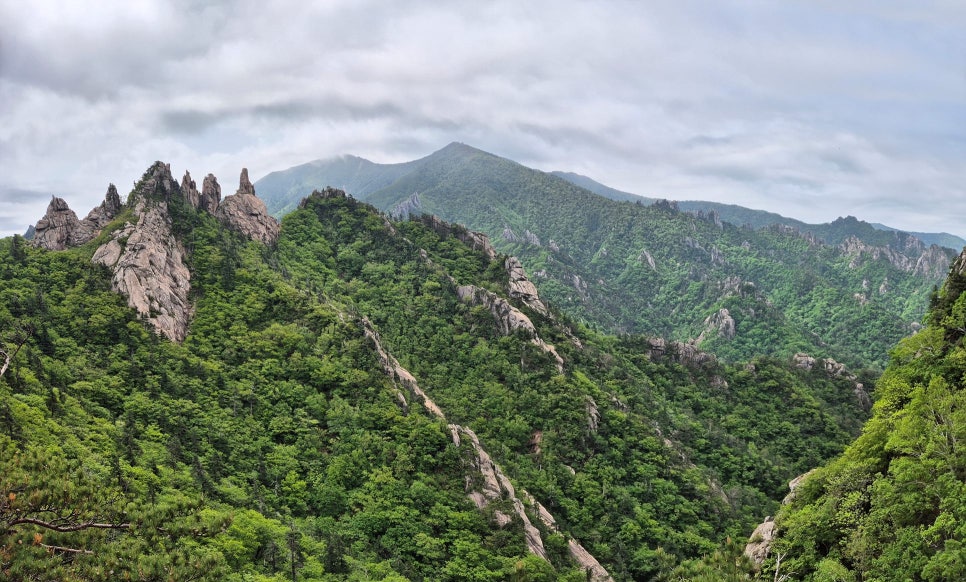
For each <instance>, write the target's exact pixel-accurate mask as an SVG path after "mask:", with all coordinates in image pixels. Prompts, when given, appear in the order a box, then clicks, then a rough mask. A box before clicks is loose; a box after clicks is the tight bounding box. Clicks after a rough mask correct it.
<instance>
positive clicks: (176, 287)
mask: <svg viewBox="0 0 966 582" xmlns="http://www.w3.org/2000/svg"><path fill="white" fill-rule="evenodd" d="M180 191H181V188H180V186H178V184H177V183H176V182H175V181H174V179H173V178H172V177H171V169H170V167H169V166H167V165H166V164H161V163H160V162H159V163H156V164H155V165H154V166H153V167H152V169H151V175H150V177H149V178H148V179H147V180H144V181H143V182H142V184H141V186H140V187H139V189H138V190H136V191H135V192H134V195H133V196H132V201H133V202H134V209H133V210H134V214H135V216H137V222H136V223H134V224H132V223H130V222H129V223H127V224H126V225H124V227H122V228H121V229H119V230H117V231H115V232H114V236H113V237H112V238H111V240H109V241H108V242H106V243H104V244H103V245H101V246H100V247H98V249H97V250H96V251H95V252H94V256H93V257H92V258H91V260H92V261H93V262H95V263H100V264H102V265H106V266H108V267H110V268H111V269H112V270H113V272H114V276H113V278H112V279H111V286H112V288H113V289H114V291H116V292H118V293H120V294H122V295H124V296H125V297H126V298H127V303H128V305H129V306H130V307H132V308H133V309H135V310H136V311H137V312H138V314H139V315H141V316H143V317H145V318H146V319H147V320H148V321H149V322H150V323H151V325H153V326H154V329H155V331H157V333H158V334H160V335H162V336H164V337H166V338H168V339H170V340H172V341H177V342H180V341H182V340H184V338H185V337H186V336H187V335H188V324H189V322H190V320H191V314H192V308H191V303H190V302H189V301H188V292H189V291H190V289H191V273H190V272H189V271H188V267H187V266H185V262H184V256H185V251H184V248H183V246H182V245H181V242H180V241H178V240H177V239H176V238H175V236H174V234H173V232H172V228H171V215H170V214H169V213H168V199H169V198H170V196H171V195H172V194H176V193H179V192H180Z"/></svg>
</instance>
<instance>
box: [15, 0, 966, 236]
mask: <svg viewBox="0 0 966 582" xmlns="http://www.w3.org/2000/svg"><path fill="white" fill-rule="evenodd" d="M81 4H82V3H71V2H53V1H49V2H48V1H34V2H31V3H29V5H28V3H14V2H4V3H0V103H2V104H3V106H2V107H0V204H2V208H3V210H2V211H0V235H8V234H11V233H13V232H22V231H23V230H24V228H25V227H26V225H27V224H29V223H32V222H35V221H36V220H37V219H38V218H39V217H40V216H41V215H42V214H43V211H44V208H45V207H46V204H47V202H48V201H49V197H50V195H58V196H63V197H65V198H67V199H68V201H69V202H70V204H71V206H72V208H74V209H75V210H76V211H77V212H78V213H79V214H81V215H83V214H85V213H86V212H87V210H89V209H90V208H91V207H92V206H94V205H95V204H97V203H98V202H99V200H100V199H101V198H102V197H103V194H104V191H105V189H106V187H107V184H108V182H115V183H116V184H117V185H118V187H119V190H120V191H122V192H124V191H126V190H128V189H129V187H128V186H127V184H130V183H132V182H133V181H135V180H136V179H137V178H138V177H139V176H140V175H141V173H142V172H143V171H144V169H145V168H147V167H148V166H149V165H150V164H151V162H153V161H154V160H157V159H160V160H164V161H169V162H171V163H172V167H173V169H174V170H175V171H176V172H181V171H183V170H185V169H189V170H191V171H192V172H194V174H195V175H203V174H205V173H207V172H214V173H215V174H216V175H218V176H219V177H220V178H221V180H222V182H228V183H230V182H231V181H232V180H233V177H234V176H236V175H237V174H238V170H239V169H240V168H241V167H242V166H247V167H249V169H250V171H251V174H252V176H253V177H254V178H257V177H260V176H262V175H264V174H266V173H268V172H270V171H273V170H278V169H283V168H286V167H289V166H292V165H295V164H299V163H303V162H306V161H309V160H311V159H317V158H325V157H329V156H334V155H339V154H344V153H352V154H356V155H360V156H362V157H366V158H368V159H371V160H373V161H378V162H394V161H403V160H409V159H414V158H417V157H421V156H424V155H427V154H429V153H430V152H432V151H434V150H435V149H438V148H440V147H442V146H444V145H445V144H446V143H448V142H450V141H454V140H458V141H463V142H465V143H469V144H471V145H474V146H477V147H480V148H482V149H485V150H487V151H491V152H493V153H496V154H499V155H503V156H506V157H509V158H512V159H515V160H517V161H520V162H521V163H524V164H527V165H530V166H534V167H537V168H541V169H546V170H554V169H562V170H568V171H576V172H579V173H582V174H586V175H589V176H591V177H593V178H595V179H597V180H599V181H601V182H604V183H607V184H608V185H611V186H613V187H616V188H620V189H623V190H627V191H631V192H636V193H639V194H643V195H648V196H665V197H669V198H676V199H704V200H717V201H722V202H729V203H735V204H741V205H745V206H750V207H754V208H763V209H767V210H771V211H774V212H779V213H782V214H785V215H788V216H792V217H795V218H799V219H802V220H806V221H811V222H824V221H829V220H832V219H834V218H836V217H837V216H840V215H846V214H852V215H855V216H858V217H860V218H862V219H865V220H869V221H875V222H883V223H886V224H890V225H893V226H896V227H900V228H905V229H909V230H924V231H943V230H944V231H949V232H953V233H955V234H960V235H964V234H966V227H964V225H963V223H964V219H966V186H964V185H966V164H963V163H962V162H963V160H964V159H966V37H964V35H963V34H962V31H963V30H966V5H963V4H962V3H961V2H954V1H950V2H943V1H942V0H935V1H932V2H923V3H916V4H915V5H914V6H913V5H911V4H908V3H905V2H886V1H878V2H875V1H867V2H855V3H838V2H830V1H829V2H822V1H809V2H806V1H804V0H803V1H800V2H795V1H791V2H769V1H766V0H759V1H754V0H753V1H751V2H728V1H725V2H711V1H706V2H696V1H693V2H691V1H680V0H678V1H674V2H671V1H668V2H663V1H658V2H647V3H632V2H560V1H554V2H549V1H545V2H526V3H522V2H510V1H505V2H449V3H438V2H428V1H423V2H421V1H411V2H397V3H386V2H374V1H371V2H360V1H348V0H345V1H329V2H325V3H311V2H301V1H291V2H272V3H263V2H254V1H248V2H244V1H243V2H232V3H227V2H226V3H215V2H200V1H195V0H182V1H177V2H153V1H150V0H142V1H127V2H116V3H115V2H101V3H97V4H96V7H93V8H92V7H90V6H81ZM267 4H270V9H269V8H266V5H267ZM842 4H847V6H845V7H843V6H842Z"/></svg>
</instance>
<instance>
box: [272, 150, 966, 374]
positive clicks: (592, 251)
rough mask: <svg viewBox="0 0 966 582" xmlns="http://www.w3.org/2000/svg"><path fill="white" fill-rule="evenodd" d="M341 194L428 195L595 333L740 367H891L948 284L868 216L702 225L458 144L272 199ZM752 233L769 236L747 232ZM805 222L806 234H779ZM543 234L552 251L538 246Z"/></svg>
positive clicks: (399, 198) (277, 187)
mask: <svg viewBox="0 0 966 582" xmlns="http://www.w3.org/2000/svg"><path fill="white" fill-rule="evenodd" d="M350 162H351V163H350ZM285 176H288V178H285ZM286 180H288V181H286ZM325 183H329V184H333V185H340V184H343V183H345V184H349V185H350V186H351V187H349V186H347V187H349V190H350V193H352V194H353V195H355V196H356V197H358V198H360V199H364V200H365V201H367V202H370V203H372V204H374V205H375V206H377V207H379V208H381V209H383V210H390V209H392V208H393V207H395V206H396V205H397V204H399V203H401V202H403V201H406V200H408V199H409V198H410V197H411V196H412V194H413V193H414V192H415V193H418V198H419V201H420V207H419V209H418V210H417V212H424V213H427V214H435V215H437V216H440V217H442V218H443V219H445V220H448V221H451V222H457V223H460V224H464V225H467V226H468V227H470V228H473V229H475V230H479V231H482V232H485V233H486V234H488V235H489V236H490V238H491V240H492V241H493V244H494V245H495V246H496V248H497V249H498V250H500V251H502V252H505V253H508V254H513V255H516V256H517V257H519V258H520V259H521V261H522V262H523V264H524V266H525V267H526V268H527V270H528V271H529V273H531V275H532V276H533V279H534V281H535V283H536V284H537V286H538V287H539V289H540V293H541V295H542V296H543V298H544V299H545V300H549V301H550V302H551V303H553V304H554V305H556V306H557V307H558V308H559V309H561V310H562V311H564V312H566V313H567V314H569V315H570V316H571V317H573V318H574V319H575V320H577V321H579V322H581V323H582V324H584V325H587V326H589V327H592V328H596V329H601V330H605V331H608V332H611V333H646V334H651V335H658V336H661V337H666V338H669V339H678V340H682V341H686V340H688V339H691V338H697V337H699V336H701V337H703V338H704V343H703V344H702V347H703V348H704V349H706V350H709V351H713V352H714V353H715V354H717V355H718V356H719V357H722V358H724V359H727V360H729V361H743V360H747V359H750V358H753V357H755V356H761V355H768V356H775V357H779V358H787V357H789V356H791V355H792V354H794V353H796V352H798V351H804V352H807V353H809V354H811V355H813V356H816V357H834V358H835V359H837V360H839V361H842V362H845V363H847V364H849V365H850V366H852V367H855V368H866V367H871V368H875V369H878V370H881V369H882V368H883V367H884V366H885V364H886V361H887V354H888V351H889V350H890V349H891V348H892V346H894V345H895V343H896V342H898V340H899V339H901V338H902V337H904V336H906V335H908V334H909V333H910V332H911V331H912V327H911V326H912V325H913V324H916V323H918V322H919V321H920V320H921V318H922V316H923V314H924V312H925V310H926V306H927V302H928V298H929V289H930V288H931V287H932V286H933V285H934V284H936V283H938V282H939V281H938V279H932V278H930V277H928V276H923V275H922V274H921V273H917V272H915V270H914V269H913V268H912V265H915V264H916V261H917V259H918V258H919V253H920V252H921V250H922V249H921V247H917V246H916V244H917V241H915V242H914V241H912V239H911V238H910V237H909V236H908V235H905V234H904V233H895V232H890V231H885V230H877V229H876V228H874V227H873V226H872V225H869V224H867V223H864V222H861V221H858V220H856V219H855V218H853V217H847V218H841V219H838V220H836V221H835V222H833V223H831V224H828V225H805V224H804V223H794V221H789V220H787V219H782V217H779V216H777V215H770V216H768V217H766V219H765V220H764V221H761V220H760V217H758V216H757V214H758V213H756V212H755V211H749V212H750V213H751V214H748V213H747V212H746V213H736V209H738V207H728V206H725V205H721V206H714V207H713V208H712V209H713V210H715V211H720V212H727V213H728V214H727V216H728V217H729V218H730V219H731V223H729V222H725V223H721V222H720V221H718V220H716V217H715V216H714V215H711V214H710V213H705V212H702V211H701V210H702V209H703V210H704V211H707V210H708V209H709V208H710V207H704V206H701V207H700V208H699V207H698V206H694V205H692V206H688V205H687V203H682V206H681V208H682V209H691V210H695V213H694V214H691V213H686V212H680V211H678V210H677V207H676V206H673V205H671V204H668V203H663V204H652V205H645V204H642V203H641V202H640V201H637V202H634V201H631V200H633V197H630V198H629V197H627V196H620V195H619V194H620V193H618V195H616V198H618V199H620V200H621V201H618V200H615V199H608V198H605V197H602V196H597V195H594V194H592V193H591V192H590V191H588V190H585V189H583V188H581V187H579V186H578V185H575V184H573V183H571V182H569V181H567V180H564V179H561V178H559V177H557V176H554V175H550V174H545V173H543V172H539V171H536V170H531V169H529V168H525V167H523V166H521V165H519V164H516V163H514V162H512V161H510V160H506V159H502V158H499V157H496V156H493V155H490V154H487V153H485V152H482V151H480V150H477V149H474V148H472V147H469V146H466V145H463V144H458V143H454V144H450V145H449V146H447V147H446V148H444V149H442V150H440V151H438V152H436V153H434V154H432V155H431V156H428V157H426V158H424V159H421V160H417V161H414V162H409V163H407V164H396V165H379V164H372V163H370V162H365V161H364V160H358V159H352V160H333V161H330V162H328V163H326V164H312V165H306V166H304V167H300V168H293V169H292V170H290V171H287V172H279V173H277V174H275V175H273V177H272V179H271V180H269V179H266V180H265V181H264V184H263V183H262V182H260V183H259V187H260V188H262V190H260V191H265V192H268V193H269V196H270V198H272V199H273V200H274V202H273V203H270V204H269V206H270V208H272V209H273V211H275V212H279V213H283V212H284V211H287V210H290V209H292V208H294V204H295V202H297V200H298V198H299V197H301V196H304V195H306V194H308V192H309V191H310V190H311V188H314V187H320V186H323V185H324V184H325ZM309 184H311V185H309ZM598 186H599V185H598ZM605 195H609V196H611V197H612V198H613V197H615V194H614V191H609V192H605ZM273 204H274V205H273ZM696 204H698V205H700V204H702V203H696ZM744 210H747V209H744ZM746 222H751V223H753V227H743V226H742V227H739V226H735V225H743V224H745V223H746ZM789 222H792V223H794V224H795V226H797V227H798V229H799V231H800V232H801V233H802V234H799V231H796V230H794V229H793V228H789V227H780V226H777V225H778V224H788V223H789ZM508 231H509V232H511V233H513V235H515V238H507V237H505V236H504V234H505V233H507V232H508ZM528 232H529V233H531V234H532V235H535V236H536V239H534V238H532V237H531V238H530V239H529V240H525V233H528ZM805 233H811V236H813V237H817V239H821V240H824V241H825V243H824V244H823V243H820V242H817V240H816V238H811V239H810V238H807V237H806V236H805ZM853 236H854V237H858V238H859V239H860V240H862V241H864V242H865V243H866V244H869V245H873V246H878V247H883V248H885V247H886V246H888V249H887V250H885V251H881V250H880V251H871V252H865V253H860V254H859V255H858V256H857V255H856V254H855V253H846V252H845V251H843V250H842V249H840V248H839V247H838V246H835V245H839V244H840V243H842V242H843V241H844V240H845V239H846V238H848V237H853ZM537 239H538V240H539V244H538V241H537ZM916 249H919V250H916ZM942 252H945V253H946V255H945V256H946V258H947V259H951V258H952V255H951V254H949V253H951V251H948V250H946V251H942ZM890 256H892V257H893V258H894V259H895V260H890V258H889V257H890ZM903 261H905V262H906V263H908V264H905V265H904V264H903ZM722 308H727V309H729V311H730V313H731V317H733V318H734V320H735V323H736V329H737V334H736V336H735V337H734V338H727V337H723V336H720V335H718V334H717V332H716V330H713V329H712V330H706V326H705V323H704V322H705V320H706V319H707V318H708V317H709V316H711V315H712V314H714V313H716V312H718V311H719V310H720V309H722ZM702 332H704V335H701V334H702Z"/></svg>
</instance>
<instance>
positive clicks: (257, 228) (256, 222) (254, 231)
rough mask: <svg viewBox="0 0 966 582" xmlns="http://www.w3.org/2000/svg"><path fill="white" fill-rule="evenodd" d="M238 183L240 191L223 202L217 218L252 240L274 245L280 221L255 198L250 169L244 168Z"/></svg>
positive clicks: (219, 207)
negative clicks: (249, 177)
mask: <svg viewBox="0 0 966 582" xmlns="http://www.w3.org/2000/svg"><path fill="white" fill-rule="evenodd" d="M206 181H207V179H206ZM238 182H239V183H238V191H237V192H235V194H234V195H232V196H226V197H225V199H224V200H222V201H221V204H220V205H219V206H218V210H217V211H216V213H215V216H216V217H217V218H218V220H220V221H221V222H222V223H224V224H225V225H226V226H228V227H229V228H231V229H232V230H235V231H237V232H239V233H241V234H243V235H244V236H246V237H248V238H250V239H252V240H257V241H261V242H263V243H265V244H272V243H274V242H275V241H276V240H277V239H278V231H279V226H278V221H277V220H275V218H274V217H272V216H271V215H270V214H269V213H268V208H266V207H265V203H264V202H262V201H261V200H260V199H259V198H258V197H257V196H255V187H254V186H253V185H252V183H251V181H250V180H249V179H248V168H242V171H241V177H240V178H239V181H238Z"/></svg>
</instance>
